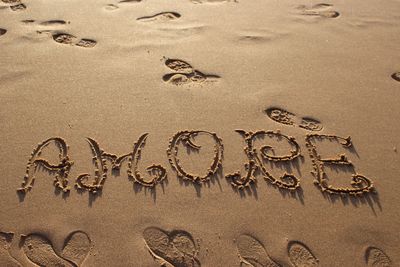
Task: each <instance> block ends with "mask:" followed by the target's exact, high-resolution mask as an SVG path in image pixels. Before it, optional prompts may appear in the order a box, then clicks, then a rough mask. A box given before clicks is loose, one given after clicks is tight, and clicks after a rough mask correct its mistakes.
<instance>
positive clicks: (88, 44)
mask: <svg viewBox="0 0 400 267" xmlns="http://www.w3.org/2000/svg"><path fill="white" fill-rule="evenodd" d="M96 44H97V42H96V41H95V40H92V39H80V40H79V42H77V43H76V46H80V47H84V48H92V47H94V46H95V45H96Z"/></svg>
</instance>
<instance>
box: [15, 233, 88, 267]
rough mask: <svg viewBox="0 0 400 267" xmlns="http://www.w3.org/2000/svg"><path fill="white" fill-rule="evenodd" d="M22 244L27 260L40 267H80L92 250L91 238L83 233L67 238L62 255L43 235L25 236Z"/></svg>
mask: <svg viewBox="0 0 400 267" xmlns="http://www.w3.org/2000/svg"><path fill="white" fill-rule="evenodd" d="M21 242H22V247H23V250H24V252H25V255H26V256H27V258H28V259H29V260H30V261H31V262H33V263H35V264H37V265H39V266H64V267H77V266H80V265H81V263H82V262H83V261H84V260H85V258H86V257H87V255H88V254H89V251H90V248H91V240H90V238H89V236H88V235H87V234H86V233H85V232H82V231H75V232H72V233H71V234H70V235H69V236H68V237H67V238H66V240H65V242H64V247H63V251H62V252H61V255H57V253H56V252H55V251H54V248H53V245H52V243H51V241H50V240H49V239H48V238H47V237H45V236H44V235H41V234H29V235H27V236H23V237H22V238H21Z"/></svg>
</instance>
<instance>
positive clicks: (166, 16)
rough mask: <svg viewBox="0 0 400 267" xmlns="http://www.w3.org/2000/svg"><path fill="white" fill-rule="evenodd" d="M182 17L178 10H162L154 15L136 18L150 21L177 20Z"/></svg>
mask: <svg viewBox="0 0 400 267" xmlns="http://www.w3.org/2000/svg"><path fill="white" fill-rule="evenodd" d="M180 17H181V14H179V13H177V12H161V13H157V14H155V15H152V16H144V17H140V18H137V19H136V20H139V21H143V22H150V21H171V20H176V19H179V18H180Z"/></svg>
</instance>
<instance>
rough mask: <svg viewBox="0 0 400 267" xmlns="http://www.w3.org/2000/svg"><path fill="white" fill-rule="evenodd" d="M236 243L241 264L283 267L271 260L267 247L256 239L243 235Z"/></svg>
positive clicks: (258, 266) (260, 266)
mask: <svg viewBox="0 0 400 267" xmlns="http://www.w3.org/2000/svg"><path fill="white" fill-rule="evenodd" d="M236 243H237V244H236V245H237V249H238V255H239V259H240V261H241V263H245V264H247V265H250V266H254V267H279V266H281V265H280V264H278V263H276V262H275V261H274V260H273V259H271V258H270V256H269V255H268V253H267V251H266V250H265V247H264V246H263V245H262V244H261V242H260V241H258V240H257V239H256V238H254V237H252V236H250V235H241V236H239V238H238V239H237V240H236Z"/></svg>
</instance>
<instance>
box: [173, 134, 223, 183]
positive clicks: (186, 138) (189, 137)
mask: <svg viewBox="0 0 400 267" xmlns="http://www.w3.org/2000/svg"><path fill="white" fill-rule="evenodd" d="M198 135H208V136H210V137H211V138H212V139H213V140H214V143H215V145H214V158H213V161H212V163H211V166H210V168H209V169H208V170H207V173H206V174H205V175H197V174H191V173H188V172H186V171H185V170H184V169H183V167H182V166H181V165H180V163H179V162H180V160H179V158H178V145H179V144H180V143H181V144H183V145H184V146H185V147H186V148H188V149H193V150H197V151H198V150H200V149H201V147H200V146H198V145H196V144H194V143H193V141H194V138H195V137H196V136H198ZM223 151H224V146H223V144H222V139H221V138H219V137H218V136H217V134H216V133H211V132H208V131H203V130H199V131H189V130H186V131H181V132H178V133H176V134H175V135H174V136H173V137H172V139H171V140H170V142H169V147H168V149H167V155H168V159H169V162H170V163H171V166H172V168H173V169H174V170H175V171H176V173H177V175H178V177H179V178H182V179H184V180H190V181H192V182H195V183H199V182H206V181H209V180H210V178H211V177H212V176H213V175H214V174H215V173H216V172H217V171H218V169H220V168H221V166H222V157H223Z"/></svg>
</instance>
